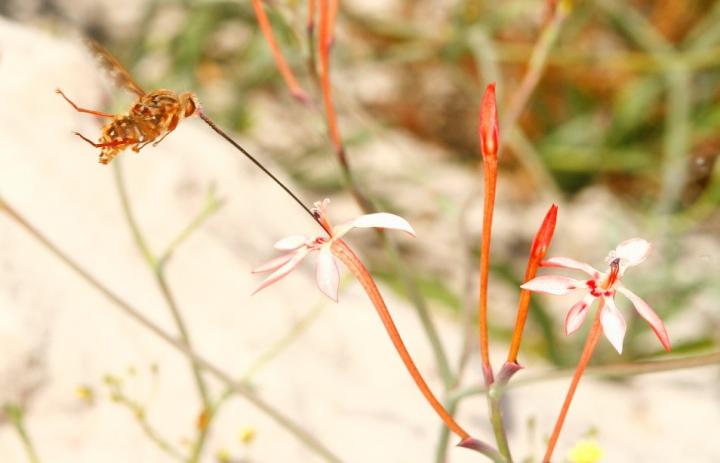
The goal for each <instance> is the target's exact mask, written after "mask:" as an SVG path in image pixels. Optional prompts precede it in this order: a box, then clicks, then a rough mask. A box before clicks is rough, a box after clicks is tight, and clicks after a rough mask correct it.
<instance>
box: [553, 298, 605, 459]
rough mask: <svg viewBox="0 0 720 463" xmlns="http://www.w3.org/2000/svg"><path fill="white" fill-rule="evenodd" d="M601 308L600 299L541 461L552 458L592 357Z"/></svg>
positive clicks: (598, 331) (598, 332)
mask: <svg viewBox="0 0 720 463" xmlns="http://www.w3.org/2000/svg"><path fill="white" fill-rule="evenodd" d="M602 308H603V300H602V299H600V302H599V304H598V308H597V311H596V312H595V319H594V320H593V324H592V327H591V328H590V332H589V333H588V337H587V339H586V340H585V347H583V352H582V355H581V356H580V360H579V361H578V364H577V367H576V368H575V374H574V375H573V379H572V382H571V383H570V388H569V389H568V392H567V395H566V396H565V402H563V405H562V408H561V409H560V415H559V416H558V418H557V421H556V422H555V428H554V429H553V432H552V435H551V436H550V440H549V441H548V446H547V450H546V451H545V456H544V457H543V460H542V461H543V463H550V458H552V454H553V450H555V444H557V440H558V437H560V431H561V430H562V427H563V424H564V423H565V417H566V416H567V412H568V409H569V408H570V403H571V402H572V399H573V396H574V395H575V389H577V386H578V383H580V378H581V377H582V375H583V373H584V372H585V368H586V367H587V365H588V363H589V362H590V357H592V354H593V352H594V351H595V346H597V343H598V340H599V339H600V335H601V334H602V326H601V325H600V313H601V312H602Z"/></svg>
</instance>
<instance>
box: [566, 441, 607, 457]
mask: <svg viewBox="0 0 720 463" xmlns="http://www.w3.org/2000/svg"><path fill="white" fill-rule="evenodd" d="M567 457H568V460H569V461H570V463H598V462H599V461H600V460H601V459H602V457H603V450H602V448H601V447H600V444H598V443H597V442H596V441H595V440H592V439H582V440H581V441H579V442H578V443H577V444H575V446H574V447H573V448H571V449H570V451H569V452H568V456H567Z"/></svg>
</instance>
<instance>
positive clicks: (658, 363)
mask: <svg viewBox="0 0 720 463" xmlns="http://www.w3.org/2000/svg"><path fill="white" fill-rule="evenodd" d="M715 365H720V352H712V353H710V354H701V355H693V356H690V357H683V358H675V359H669V360H652V361H648V362H639V363H618V364H615V365H602V366H597V367H590V368H588V369H586V370H585V376H599V377H610V378H613V377H626V376H635V375H645V374H650V373H662V372H666V371H676V370H683V369H686V368H701V367H706V366H715ZM574 372H575V370H574V369H563V370H550V371H543V372H539V373H535V374H532V373H529V374H528V375H526V376H524V377H523V378H519V379H516V380H515V381H513V382H512V383H508V385H507V386H506V388H507V389H509V388H515V387H519V386H528V385H532V384H536V383H539V382H543V381H551V380H554V379H560V378H567V377H569V376H572V375H573V374H574ZM487 390H488V389H487V388H486V387H478V386H473V387H468V388H465V389H462V390H459V391H457V392H456V393H455V394H453V395H452V396H451V397H450V399H449V403H450V404H452V403H453V401H456V400H462V399H464V398H466V397H471V396H475V395H481V394H487Z"/></svg>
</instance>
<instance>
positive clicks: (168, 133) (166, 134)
mask: <svg viewBox="0 0 720 463" xmlns="http://www.w3.org/2000/svg"><path fill="white" fill-rule="evenodd" d="M170 132H172V130H169V131H167V132H166V133H165V135H163V136H162V137H160V140H158V141H156V142H155V143H153V147H155V146H157V145H158V144H159V143H160V142H161V141H163V140H165V137H167V136H168V135H170Z"/></svg>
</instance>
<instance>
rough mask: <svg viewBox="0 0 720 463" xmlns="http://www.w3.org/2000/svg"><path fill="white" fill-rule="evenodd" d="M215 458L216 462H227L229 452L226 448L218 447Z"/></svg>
mask: <svg viewBox="0 0 720 463" xmlns="http://www.w3.org/2000/svg"><path fill="white" fill-rule="evenodd" d="M215 459H216V460H217V461H218V463H228V462H229V461H230V452H228V451H227V450H226V449H220V450H218V451H217V453H216V454H215Z"/></svg>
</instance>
